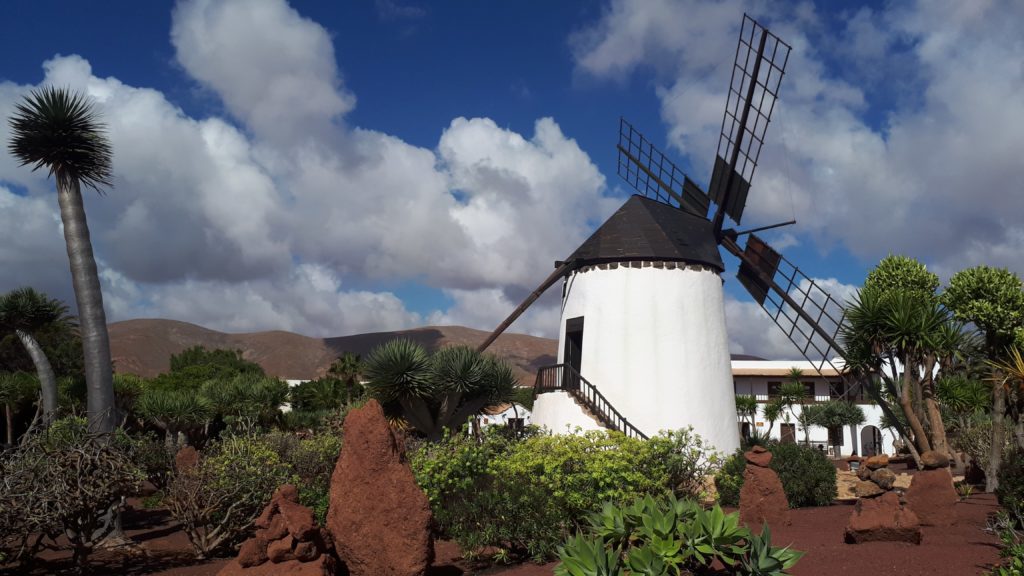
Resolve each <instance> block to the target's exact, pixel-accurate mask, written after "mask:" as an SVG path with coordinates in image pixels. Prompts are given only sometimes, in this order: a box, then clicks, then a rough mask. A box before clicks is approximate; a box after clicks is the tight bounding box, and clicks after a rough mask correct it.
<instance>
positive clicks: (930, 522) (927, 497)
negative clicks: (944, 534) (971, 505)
mask: <svg viewBox="0 0 1024 576" xmlns="http://www.w3.org/2000/svg"><path fill="white" fill-rule="evenodd" d="M904 498H905V499H906V501H907V506H909V507H910V508H911V509H912V510H913V511H914V512H915V513H916V514H917V516H918V518H920V519H921V524H922V525H924V526H952V525H953V524H956V503H957V501H958V500H959V498H958V497H957V495H956V489H955V488H953V477H952V476H951V475H950V473H949V468H937V469H934V470H922V471H920V472H918V473H917V474H915V475H914V481H913V482H911V483H910V488H908V489H907V493H906V495H905V496H904Z"/></svg>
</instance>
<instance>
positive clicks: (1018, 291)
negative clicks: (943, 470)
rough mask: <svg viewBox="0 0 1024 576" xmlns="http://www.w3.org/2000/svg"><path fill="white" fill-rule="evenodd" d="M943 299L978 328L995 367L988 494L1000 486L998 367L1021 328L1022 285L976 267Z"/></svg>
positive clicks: (1001, 389) (1009, 275)
mask: <svg viewBox="0 0 1024 576" xmlns="http://www.w3.org/2000/svg"><path fill="white" fill-rule="evenodd" d="M942 299H943V302H945V304H946V306H948V307H949V309H950V310H952V311H953V314H954V315H955V316H956V318H957V319H958V320H960V321H962V322H972V323H973V324H974V325H975V326H977V327H978V329H979V330H980V331H981V333H982V335H983V338H984V342H985V343H984V355H985V358H986V359H987V361H988V362H989V363H994V364H990V365H992V366H993V367H994V370H993V374H992V378H991V379H992V381H993V382H994V383H995V384H996V385H994V386H993V387H992V447H991V454H990V456H989V464H988V469H987V470H985V489H986V491H989V492H991V491H994V490H995V489H996V488H997V487H998V486H999V479H998V473H999V466H1000V464H1001V463H1002V458H1003V445H1004V444H1005V442H1006V438H1005V434H1006V431H1005V427H1004V424H1003V421H1004V417H1005V414H1006V408H1007V406H1006V399H1007V398H1006V392H1007V389H1006V387H1005V386H1003V385H1002V384H1003V382H1002V381H1003V378H1004V376H1003V374H1002V373H1001V372H1000V367H999V364H1000V363H1004V364H1005V363H1006V362H1007V361H1008V359H1007V356H1006V350H1007V348H1008V347H1009V346H1010V345H1012V344H1013V343H1014V339H1015V338H1016V336H1017V334H1018V333H1019V332H1020V331H1021V329H1022V327H1024V285H1022V283H1021V280H1020V278H1018V277H1017V275H1016V274H1014V273H1013V272H1010V271H1009V270H1007V269H1005V268H990V267H988V266H976V267H974V268H968V269H966V270H961V271H960V272H957V273H956V274H954V275H953V277H952V278H950V279H949V287H948V288H946V291H945V292H944V293H943V295H942ZM1018 426H1020V423H1019V422H1018ZM1019 447H1021V446H1019Z"/></svg>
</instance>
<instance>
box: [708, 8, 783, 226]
mask: <svg viewBox="0 0 1024 576" xmlns="http://www.w3.org/2000/svg"><path fill="white" fill-rule="evenodd" d="M789 50H790V47H789V45H788V44H786V43H785V42H783V41H782V40H780V39H779V37H778V36H776V35H774V34H772V33H771V32H769V31H768V30H767V29H766V28H764V27H763V26H761V25H760V24H758V23H757V22H756V21H754V20H753V19H752V18H751V17H750V16H747V15H744V16H743V25H742V26H741V28H740V39H739V43H738V44H737V45H736V61H735V64H734V66H733V70H732V80H731V82H730V84H729V96H728V98H727V99H726V104H725V115H724V116H723V117H722V134H721V136H720V137H719V140H718V153H717V156H716V158H715V166H714V170H713V172H712V173H711V184H710V186H708V194H709V195H710V197H711V200H712V201H714V203H715V204H717V205H718V207H719V208H718V210H719V213H717V214H716V215H715V225H716V229H719V230H720V229H721V220H722V215H721V212H723V211H724V213H725V214H726V215H728V216H729V217H730V218H732V219H733V220H734V221H735V222H736V223H737V224H739V222H740V219H741V218H742V217H743V209H744V208H745V207H746V204H747V193H748V192H749V191H750V181H751V180H752V179H753V177H754V169H756V168H757V162H758V159H759V158H760V156H761V146H762V145H763V144H764V136H765V132H766V131H767V130H768V122H770V121H771V117H772V112H773V111H774V110H775V101H776V99H777V98H778V93H779V85H780V83H781V82H782V75H783V73H784V72H785V70H786V63H787V62H788V61H789Z"/></svg>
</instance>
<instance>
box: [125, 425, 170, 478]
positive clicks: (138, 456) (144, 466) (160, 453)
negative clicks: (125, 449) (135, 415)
mask: <svg viewBox="0 0 1024 576" xmlns="http://www.w3.org/2000/svg"><path fill="white" fill-rule="evenodd" d="M132 444H133V451H132V453H133V455H134V460H135V464H136V465H138V467H139V468H140V469H141V470H142V472H143V473H144V474H145V475H146V480H149V482H150V483H151V484H153V486H154V487H156V489H157V490H163V489H164V488H166V487H167V481H168V479H169V478H170V475H171V471H172V470H173V468H174V452H173V451H172V450H171V449H170V448H169V447H168V446H167V443H166V442H164V441H163V440H161V439H159V438H157V437H156V435H155V434H153V433H148V434H145V435H142V436H136V437H134V438H132Z"/></svg>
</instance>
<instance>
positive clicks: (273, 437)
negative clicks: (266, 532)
mask: <svg viewBox="0 0 1024 576" xmlns="http://www.w3.org/2000/svg"><path fill="white" fill-rule="evenodd" d="M265 440H266V441H267V442H268V443H269V444H270V445H271V446H272V447H273V449H274V451H275V452H277V454H278V455H279V456H280V457H281V460H282V462H284V463H286V464H287V465H288V466H289V467H291V470H292V473H293V474H294V475H295V477H296V478H297V479H298V482H297V484H298V488H299V503H300V504H302V505H303V506H307V507H309V508H310V509H311V510H313V515H314V516H315V517H316V519H317V522H319V523H320V524H321V525H323V524H324V521H325V520H326V518H327V505H328V503H329V500H330V488H331V474H332V473H333V472H334V465H335V464H336V463H337V461H338V454H339V453H340V452H341V437H340V436H336V435H334V434H316V435H314V436H310V437H308V438H299V437H298V436H296V435H294V434H288V433H284V432H271V433H270V434H267V435H266V437H265Z"/></svg>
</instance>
